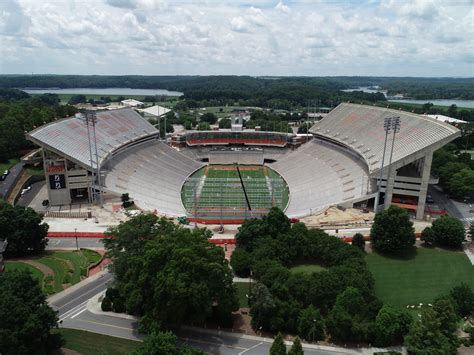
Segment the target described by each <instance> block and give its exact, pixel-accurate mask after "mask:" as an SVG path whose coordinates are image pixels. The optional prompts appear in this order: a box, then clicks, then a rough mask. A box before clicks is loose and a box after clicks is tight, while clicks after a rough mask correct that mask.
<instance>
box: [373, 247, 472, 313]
mask: <svg viewBox="0 0 474 355" xmlns="http://www.w3.org/2000/svg"><path fill="white" fill-rule="evenodd" d="M366 261H367V264H368V267H369V269H370V271H371V272H372V274H373V275H374V278H375V292H376V294H377V296H378V297H379V298H380V299H381V300H382V301H383V302H385V303H390V304H392V305H395V306H402V307H405V306H407V305H413V304H417V303H430V302H432V301H433V300H434V299H435V298H436V297H438V296H440V295H443V294H447V293H448V292H449V290H450V289H451V288H452V287H453V286H455V285H458V284H459V283H461V282H466V283H468V284H469V285H470V286H472V287H474V266H473V265H471V263H470V262H469V260H468V258H467V256H466V255H465V254H464V253H462V252H455V251H448V250H440V249H428V248H416V249H415V250H414V251H413V252H410V253H408V254H407V255H404V256H401V257H393V258H392V257H386V256H381V255H379V254H376V253H372V254H369V255H367V256H366Z"/></svg>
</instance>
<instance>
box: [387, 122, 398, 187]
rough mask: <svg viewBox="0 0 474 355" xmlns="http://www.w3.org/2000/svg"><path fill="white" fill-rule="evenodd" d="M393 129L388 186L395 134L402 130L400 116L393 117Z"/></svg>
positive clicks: (388, 176) (388, 177)
mask: <svg viewBox="0 0 474 355" xmlns="http://www.w3.org/2000/svg"><path fill="white" fill-rule="evenodd" d="M391 125H392V130H393V139H392V149H391V150H390V159H389V163H388V174H387V187H388V180H389V179H390V174H391V171H392V157H393V148H394V147H395V136H396V135H397V133H398V132H400V116H397V117H392V123H391Z"/></svg>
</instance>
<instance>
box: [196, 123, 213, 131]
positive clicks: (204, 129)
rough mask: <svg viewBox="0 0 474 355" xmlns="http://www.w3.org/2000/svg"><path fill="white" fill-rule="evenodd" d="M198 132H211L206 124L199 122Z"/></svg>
mask: <svg viewBox="0 0 474 355" xmlns="http://www.w3.org/2000/svg"><path fill="white" fill-rule="evenodd" d="M197 130H198V131H209V130H211V126H210V125H209V123H207V122H199V124H198V126H197Z"/></svg>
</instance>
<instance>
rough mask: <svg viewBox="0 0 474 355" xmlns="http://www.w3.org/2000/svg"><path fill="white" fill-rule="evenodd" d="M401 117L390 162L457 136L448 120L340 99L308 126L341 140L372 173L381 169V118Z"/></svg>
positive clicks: (409, 158)
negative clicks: (321, 116)
mask: <svg viewBox="0 0 474 355" xmlns="http://www.w3.org/2000/svg"><path fill="white" fill-rule="evenodd" d="M394 116H398V117H400V131H399V132H398V133H397V135H396V140H395V147H394V150H393V157H392V164H394V165H399V166H403V165H406V164H408V163H410V162H412V161H414V160H416V159H419V158H421V157H422V156H423V154H420V153H423V152H427V151H432V150H435V149H438V148H440V147H442V146H443V145H445V144H446V143H449V142H450V141H452V140H453V139H455V138H456V137H458V136H460V134H461V133H460V131H459V130H458V129H457V128H456V127H453V126H452V125H450V124H448V123H444V122H441V121H436V120H434V119H432V118H429V117H426V116H423V115H417V114H414V113H410V112H404V111H398V110H390V109H386V108H383V107H375V106H366V105H357V104H349V103H342V104H340V105H339V106H337V107H336V108H335V109H334V110H332V111H331V112H330V113H329V114H328V115H327V116H326V117H325V118H323V119H322V120H321V121H319V122H318V123H316V124H315V125H314V126H313V127H311V129H310V132H311V133H314V134H315V135H316V136H320V137H322V138H324V139H328V140H331V141H333V142H336V143H338V144H342V145H344V146H346V147H348V148H350V149H351V150H353V151H355V152H357V153H358V154H359V155H360V156H361V157H363V159H364V160H365V162H366V163H367V165H368V168H369V172H370V173H371V174H373V173H374V172H376V171H377V170H380V165H381V162H382V155H383V147H384V140H385V131H384V128H383V126H384V118H385V117H394ZM392 138H393V133H391V134H390V135H389V138H388V142H387V154H386V158H385V161H384V167H385V166H388V165H389V155H390V149H391V144H392Z"/></svg>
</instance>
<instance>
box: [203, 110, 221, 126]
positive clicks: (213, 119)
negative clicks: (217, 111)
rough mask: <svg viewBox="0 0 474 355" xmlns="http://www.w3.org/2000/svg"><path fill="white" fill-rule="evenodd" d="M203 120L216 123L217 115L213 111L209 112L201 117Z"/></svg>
mask: <svg viewBox="0 0 474 355" xmlns="http://www.w3.org/2000/svg"><path fill="white" fill-rule="evenodd" d="M200 120H201V122H207V123H209V124H215V123H216V122H217V116H216V115H214V114H213V113H212V112H207V113H205V114H204V115H202V116H201V118H200Z"/></svg>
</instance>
